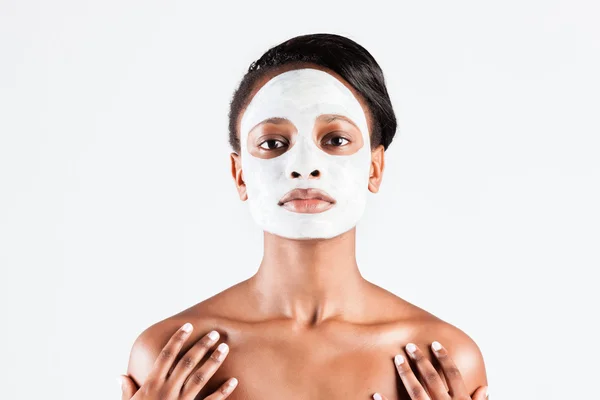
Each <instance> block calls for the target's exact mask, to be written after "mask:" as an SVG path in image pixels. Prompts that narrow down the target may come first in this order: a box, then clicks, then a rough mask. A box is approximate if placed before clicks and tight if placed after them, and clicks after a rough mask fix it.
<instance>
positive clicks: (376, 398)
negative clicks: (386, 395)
mask: <svg viewBox="0 0 600 400" xmlns="http://www.w3.org/2000/svg"><path fill="white" fill-rule="evenodd" d="M373 400H381V395H380V394H379V393H375V394H374V395H373Z"/></svg>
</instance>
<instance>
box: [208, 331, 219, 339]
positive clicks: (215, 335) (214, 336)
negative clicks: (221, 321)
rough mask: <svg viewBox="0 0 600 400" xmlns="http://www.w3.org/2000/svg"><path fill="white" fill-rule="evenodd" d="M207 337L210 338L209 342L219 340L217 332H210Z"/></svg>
mask: <svg viewBox="0 0 600 400" xmlns="http://www.w3.org/2000/svg"><path fill="white" fill-rule="evenodd" d="M208 337H209V338H210V340H217V339H218V338H219V332H217V331H211V332H210V333H209V334H208Z"/></svg>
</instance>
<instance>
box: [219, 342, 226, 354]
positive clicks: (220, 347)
mask: <svg viewBox="0 0 600 400" xmlns="http://www.w3.org/2000/svg"><path fill="white" fill-rule="evenodd" d="M217 350H219V351H220V352H221V353H224V352H225V350H227V343H221V344H220V345H218V346H217Z"/></svg>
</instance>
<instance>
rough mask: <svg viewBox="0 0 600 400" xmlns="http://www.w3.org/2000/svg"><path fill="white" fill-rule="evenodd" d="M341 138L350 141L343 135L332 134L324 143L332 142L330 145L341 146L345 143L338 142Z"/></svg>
mask: <svg viewBox="0 0 600 400" xmlns="http://www.w3.org/2000/svg"><path fill="white" fill-rule="evenodd" d="M342 140H345V141H346V142H347V143H350V141H349V140H348V139H346V138H345V137H341V136H333V137H332V138H331V139H329V140H328V141H327V142H325V144H327V143H329V142H332V145H333V146H334V147H342V146H344V144H345V143H340V141H342Z"/></svg>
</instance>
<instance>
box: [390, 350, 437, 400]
mask: <svg viewBox="0 0 600 400" xmlns="http://www.w3.org/2000/svg"><path fill="white" fill-rule="evenodd" d="M394 364H396V370H397V371H398V375H400V379H402V383H404V387H405V388H406V391H407V392H408V395H409V396H410V398H411V400H430V399H429V396H428V395H427V392H425V389H424V388H423V386H421V382H419V380H418V379H417V377H416V376H415V374H414V373H413V371H412V369H411V368H410V365H408V361H407V360H406V358H404V356H402V354H397V355H396V357H394Z"/></svg>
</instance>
